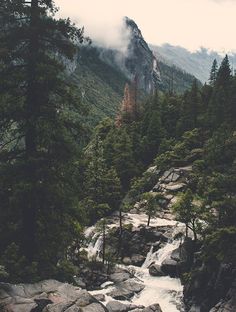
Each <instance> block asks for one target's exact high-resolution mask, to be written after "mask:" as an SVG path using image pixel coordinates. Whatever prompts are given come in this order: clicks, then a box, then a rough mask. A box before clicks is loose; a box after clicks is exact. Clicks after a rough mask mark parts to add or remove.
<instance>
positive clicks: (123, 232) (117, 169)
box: [0, 0, 236, 312]
mask: <svg viewBox="0 0 236 312" xmlns="http://www.w3.org/2000/svg"><path fill="white" fill-rule="evenodd" d="M56 12H57V8H56V7H55V5H54V3H53V1H50V0H31V1H25V2H24V1H21V0H15V1H11V0H1V2H0V25H1V33H0V177H1V178H0V238H1V239H0V282H3V283H12V284H17V283H35V282H39V281H41V280H46V279H55V280H58V281H60V282H68V283H72V284H74V285H76V278H75V276H77V277H79V276H84V275H85V273H84V270H85V269H84V268H85V267H88V268H90V269H91V268H92V270H93V271H94V270H98V271H101V272H103V274H105V273H104V272H107V270H108V271H109V269H110V268H111V267H114V263H124V261H123V260H122V259H124V257H125V256H127V255H126V253H127V249H129V248H131V247H130V246H129V245H128V241H129V239H130V238H129V236H127V235H130V234H129V233H130V231H131V228H132V224H131V225H130V224H125V223H124V222H123V220H122V216H123V215H125V214H126V213H130V212H131V213H132V209H134V207H137V206H136V205H135V204H136V203H144V206H145V205H146V206H145V208H144V213H145V214H146V215H147V226H148V227H149V225H150V224H151V222H152V220H153V218H156V217H157V216H159V217H160V215H161V213H162V212H163V211H164V208H163V202H165V201H166V200H167V199H166V197H163V196H164V195H163V190H162V189H161V187H162V185H161V184H160V185H158V181H159V178H160V175H161V174H163V173H164V172H167V171H168V170H170V172H172V171H171V170H173V168H180V169H181V168H190V167H191V170H190V172H189V174H188V177H187V180H186V181H187V182H186V183H184V184H182V186H179V189H178V190H177V191H178V193H177V196H176V200H175V202H174V203H173V205H172V206H171V208H170V213H171V214H172V216H174V218H175V220H177V221H178V222H181V224H183V226H184V231H183V233H184V234H181V233H177V234H178V235H177V236H178V237H176V239H179V240H180V241H181V244H183V246H187V247H188V248H187V249H186V250H187V251H186V250H184V252H185V253H187V254H188V256H187V261H185V265H184V266H182V267H181V268H180V269H179V271H178V273H176V274H174V275H175V276H178V277H179V278H180V279H181V282H182V284H183V285H184V300H183V301H184V303H185V306H186V307H185V309H186V310H185V311H190V308H191V307H192V310H191V311H193V312H194V311H203V312H205V311H210V309H211V308H212V307H213V306H214V305H216V304H217V303H218V302H219V301H220V300H223V299H225V298H226V294H227V293H228V291H229V290H230V289H231V288H232V287H231V286H232V285H233V283H234V282H235V278H236V277H235V270H236V267H235V264H236V158H235V157H236V76H235V73H234V72H233V70H232V69H231V65H230V63H229V59H228V56H227V55H226V56H225V57H224V59H223V61H222V62H221V63H220V64H217V62H216V61H214V63H213V64H212V69H211V72H210V73H209V82H208V83H206V84H205V85H201V84H200V83H199V82H198V81H197V80H193V82H192V85H191V86H190V88H189V89H188V90H187V91H185V92H182V93H180V92H176V91H179V90H176V89H175V88H171V87H170V86H169V85H168V88H167V89H163V88H157V89H156V90H155V91H154V92H153V94H151V95H148V96H146V95H145V94H144V93H142V96H138V95H137V94H138V93H139V92H142V90H138V88H139V86H138V78H136V77H134V79H133V80H132V81H128V80H126V79H125V78H123V76H122V75H121V74H120V75H121V76H122V79H123V80H122V81H123V84H124V85H123V87H124V97H123V101H122V102H121V103H120V108H119V109H118V110H117V112H116V117H115V118H110V117H109V118H108V117H107V118H103V119H102V120H101V118H100V117H99V118H98V119H100V121H99V123H97V125H96V127H92V126H91V123H90V122H89V119H90V113H91V112H90V105H89V103H88V102H86V103H84V101H83V99H82V97H81V93H80V92H79V88H78V81H77V79H75V77H74V76H73V74H71V73H70V71H68V64H69V63H71V62H73V61H74V59H75V58H77V55H80V47H81V46H82V45H89V44H90V39H89V38H87V37H86V29H85V35H84V30H83V29H78V28H76V26H75V25H74V24H72V23H71V22H70V20H69V19H57V18H56V17H55V14H56ZM83 53H86V49H84V48H83ZM91 61H92V60H91ZM77 70H79V69H77ZM162 70H165V65H164V64H162ZM166 70H169V69H168V68H166ZM112 75H113V74H112ZM186 75H187V74H186ZM118 78H119V77H118ZM118 78H117V79H118ZM80 79H83V75H82V76H80ZM113 83H114V84H116V81H115V80H114V81H113ZM125 83H126V85H125ZM119 84H120V80H119ZM118 87H119V88H120V85H119V86H118ZM104 90H105V89H104ZM181 91H183V90H181ZM93 100H94V99H93ZM114 101H116V102H117V101H118V98H115V99H114ZM93 104H94V103H93ZM186 170H187V169H186ZM154 187H155V190H154V191H152V192H150V190H151V189H153V188H154ZM135 213H137V209H136V212H135ZM111 215H116V216H117V218H118V220H119V227H118V228H117V229H116V230H114V229H113V230H112V229H111V230H109V218H110V216H111ZM99 220H100V221H99ZM96 223H97V231H98V232H99V233H101V235H102V237H103V248H102V250H101V254H102V256H101V258H100V259H99V260H96V259H94V258H93V259H89V258H88V257H87V255H86V251H85V249H86V248H85V245H86V240H87V236H86V234H85V233H86V231H85V229H86V228H87V227H89V226H92V225H94V224H96ZM145 226H146V225H145ZM131 232H132V231H131ZM181 235H182V236H181ZM182 240H183V241H184V242H182ZM126 258H127V257H126ZM222 270H223V272H224V274H225V278H221V276H220V274H223V273H222ZM217 272H218V273H217ZM219 272H221V273H219ZM106 274H107V273H106ZM217 274H218V275H217ZM217 279H218V280H220V282H221V286H219V287H218V286H216V284H215V283H216V280H217ZM93 282H94V280H93ZM94 283H95V282H94ZM0 287H1V286H0ZM214 287H215V288H214ZM234 287H235V286H234ZM87 288H88V287H87ZM1 299H2V297H0V308H1V307H2V309H3V311H12V310H4V305H3V306H1ZM48 303H49V302H48ZM157 303H158V302H157ZM193 303H194V304H196V305H198V306H200V307H201V310H200V309H199V310H197V309H196V310H194V309H193ZM234 307H235V306H234ZM1 311H2V310H1ZM16 311H28V310H16ZM29 311H31V310H29ZM32 311H36V310H32ZM37 311H54V310H37ZM55 311H56V310H55ZM57 311H65V310H57ZM66 311H69V310H66ZM71 311H72V310H71ZM73 311H77V310H73ZM78 311H85V310H78ZM86 311H106V310H86ZM109 311H113V310H109ZM116 311H118V310H116ZM119 311H121V310H119ZM122 311H123V310H122ZM124 311H125V310H124ZM127 311H129V310H127ZM139 311H146V310H139ZM147 311H149V310H147ZM150 311H151V310H150ZM153 311H154V310H153ZM155 311H161V310H155ZM163 311H164V310H163ZM166 311H167V310H166ZM176 311H177V310H176ZM178 311H184V310H178ZM212 311H213V310H212ZM214 311H226V310H223V309H222V310H214ZM227 311H234V310H233V309H232V310H227Z"/></svg>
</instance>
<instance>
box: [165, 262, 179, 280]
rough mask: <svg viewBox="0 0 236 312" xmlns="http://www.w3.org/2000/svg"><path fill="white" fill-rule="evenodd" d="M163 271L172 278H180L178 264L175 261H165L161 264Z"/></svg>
mask: <svg viewBox="0 0 236 312" xmlns="http://www.w3.org/2000/svg"><path fill="white" fill-rule="evenodd" d="M161 271H162V272H163V273H164V274H166V275H169V276H170V277H176V276H178V262H177V261H175V260H173V259H165V260H164V261H163V262H162V264H161Z"/></svg>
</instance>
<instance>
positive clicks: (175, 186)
mask: <svg viewBox="0 0 236 312" xmlns="http://www.w3.org/2000/svg"><path fill="white" fill-rule="evenodd" d="M185 187H186V184H185V183H172V182H171V183H169V184H167V185H165V187H164V188H165V190H167V191H170V192H179V191H181V190H183V189H184V188H185Z"/></svg>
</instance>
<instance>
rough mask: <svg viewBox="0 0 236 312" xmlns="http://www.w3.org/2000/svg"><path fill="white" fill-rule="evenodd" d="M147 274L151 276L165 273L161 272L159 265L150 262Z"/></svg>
mask: <svg viewBox="0 0 236 312" xmlns="http://www.w3.org/2000/svg"><path fill="white" fill-rule="evenodd" d="M149 274H150V275H152V276H164V275H165V274H164V273H163V272H162V270H161V267H160V265H158V264H152V265H151V266H150V267H149Z"/></svg>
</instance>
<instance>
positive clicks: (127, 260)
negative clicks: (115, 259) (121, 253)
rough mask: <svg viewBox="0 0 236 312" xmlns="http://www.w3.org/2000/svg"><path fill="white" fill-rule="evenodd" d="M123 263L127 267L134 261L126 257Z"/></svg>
mask: <svg viewBox="0 0 236 312" xmlns="http://www.w3.org/2000/svg"><path fill="white" fill-rule="evenodd" d="M122 262H123V263H124V264H125V265H131V263H132V261H131V259H130V257H124V258H123V260H122Z"/></svg>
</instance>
